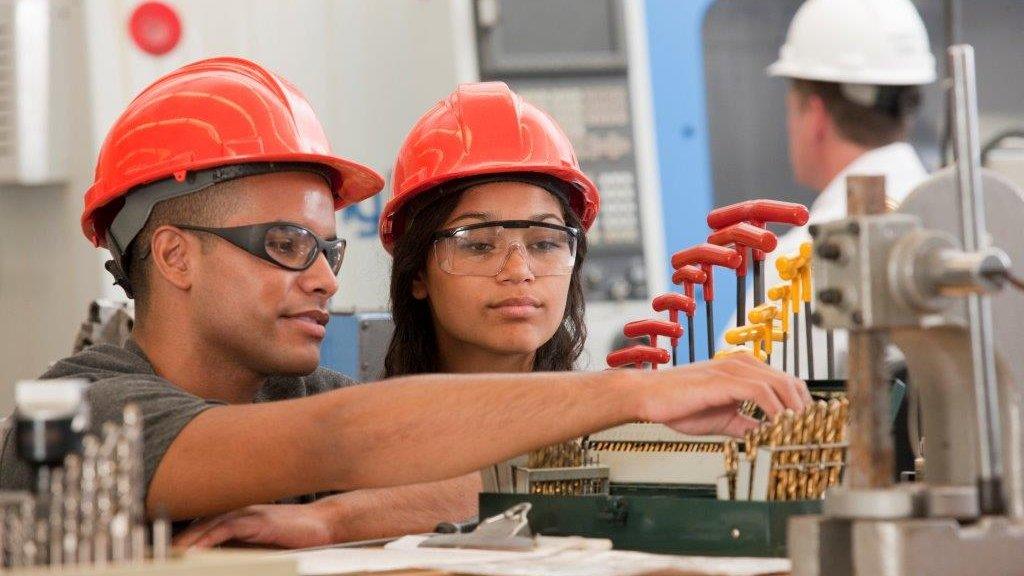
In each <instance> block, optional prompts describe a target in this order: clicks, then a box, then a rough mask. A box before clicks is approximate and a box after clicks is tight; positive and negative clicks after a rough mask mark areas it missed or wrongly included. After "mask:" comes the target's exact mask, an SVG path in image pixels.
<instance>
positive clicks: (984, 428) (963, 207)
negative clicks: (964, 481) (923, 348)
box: [949, 44, 1005, 514]
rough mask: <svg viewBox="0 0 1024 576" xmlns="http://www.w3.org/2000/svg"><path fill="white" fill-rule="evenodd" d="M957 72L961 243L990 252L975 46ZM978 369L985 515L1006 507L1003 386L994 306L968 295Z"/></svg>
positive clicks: (960, 52) (959, 56)
mask: <svg viewBox="0 0 1024 576" xmlns="http://www.w3.org/2000/svg"><path fill="white" fill-rule="evenodd" d="M949 58H950V62H951V64H952V68H953V106H954V110H953V116H954V120H955V126H956V130H955V134H954V137H955V150H956V175H957V181H958V184H959V191H960V222H961V239H962V240H963V244H964V250H965V251H967V252H978V251H981V250H984V249H985V248H987V247H988V246H987V244H988V241H987V238H986V234H987V229H986V227H985V195H984V190H983V189H982V185H981V148H980V145H979V142H978V139H979V138H978V102H977V95H976V93H975V86H976V83H975V72H974V48H972V47H971V46H969V45H966V44H962V45H957V46H951V47H950V48H949ZM967 315H968V322H969V324H970V330H971V357H972V364H973V370H974V398H975V412H976V414H975V415H976V418H977V426H978V444H979V446H978V472H979V477H978V489H979V494H978V496H979V498H980V505H981V512H982V513H983V514H998V513H1001V512H1002V511H1003V510H1004V509H1005V500H1004V498H1003V494H1002V476H1003V461H1002V457H1003V456H1002V455H1003V450H1002V426H1001V422H1000V420H999V416H1000V412H999V389H998V386H999V382H998V380H997V379H996V356H995V346H994V337H993V334H992V302H991V299H990V298H989V297H988V296H987V295H979V294H971V295H969V296H968V297H967Z"/></svg>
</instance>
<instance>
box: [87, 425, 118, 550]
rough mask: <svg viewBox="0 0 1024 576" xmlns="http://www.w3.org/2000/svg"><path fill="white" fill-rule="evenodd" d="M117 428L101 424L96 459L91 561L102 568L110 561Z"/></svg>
mask: <svg viewBox="0 0 1024 576" xmlns="http://www.w3.org/2000/svg"><path fill="white" fill-rule="evenodd" d="M119 434H120V429H119V428H118V426H117V425H116V424H114V423H112V422H106V423H104V424H103V441H102V442H101V443H100V449H99V454H98V455H97V458H96V479H97V483H98V489H97V492H96V511H97V517H98V520H97V523H96V532H95V534H94V536H93V561H94V562H95V563H96V564H97V565H98V566H104V565H106V564H107V562H108V561H109V560H110V548H111V542H110V541H111V533H110V523H111V521H112V520H113V517H114V489H115V483H116V470H115V462H114V450H115V448H116V447H117V437H118V436H119Z"/></svg>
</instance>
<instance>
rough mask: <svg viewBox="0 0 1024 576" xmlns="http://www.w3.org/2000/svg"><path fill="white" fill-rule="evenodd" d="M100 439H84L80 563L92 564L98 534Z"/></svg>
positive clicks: (80, 504)
mask: <svg viewBox="0 0 1024 576" xmlns="http://www.w3.org/2000/svg"><path fill="white" fill-rule="evenodd" d="M99 450H100V443H99V440H98V439H97V438H96V437H95V436H93V435H91V434H89V435H87V436H86V437H85V438H83V439H82V491H81V494H82V499H81V502H80V503H79V506H80V508H81V511H82V524H81V528H80V530H79V531H78V535H79V540H78V563H79V564H92V559H93V538H94V537H95V535H96V488H97V482H96V457H97V455H98V454H99Z"/></svg>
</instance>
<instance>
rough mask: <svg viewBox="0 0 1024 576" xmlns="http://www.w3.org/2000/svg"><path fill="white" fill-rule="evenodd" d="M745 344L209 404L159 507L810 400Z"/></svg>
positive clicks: (237, 499)
mask: <svg viewBox="0 0 1024 576" xmlns="http://www.w3.org/2000/svg"><path fill="white" fill-rule="evenodd" d="M745 356H746V355H736V356H734V357H730V358H727V359H723V360H718V361H715V362H705V363H699V364H692V365H689V366H685V367H681V368H675V369H671V370H659V371H652V372H639V371H633V370H617V371H606V372H579V373H568V374H567V373H540V374H523V375H518V374H517V375H505V374H491V375H421V376H413V377H407V378H398V379H394V380H389V381H387V382H379V383H375V384H368V385H364V386H353V387H350V388H345V389H342V390H336V391H333V392H329V393H325V394H319V395H316V396H311V397H308V398H302V399H297V400H288V401H282V402H269V403H262V404H252V405H245V406H221V407H216V408H211V409H209V410H207V411H205V412H203V413H202V414H200V415H199V416H197V417H196V418H195V419H194V420H192V421H191V422H190V423H189V424H188V425H187V426H186V427H185V428H184V429H183V430H182V432H181V433H180V434H179V435H178V437H177V438H176V439H175V440H174V442H173V443H172V444H171V446H170V448H169V449H168V451H167V453H166V454H165V455H164V457H163V459H162V460H161V462H160V464H159V466H158V467H157V470H156V474H155V476H154V478H153V481H152V482H151V483H150V486H149V492H148V495H147V507H148V509H149V510H151V511H154V510H156V509H158V508H159V507H163V508H164V509H166V510H167V511H168V513H169V514H170V515H171V517H172V518H175V519H181V518H197V517H206V516H212V515H215V514H220V513H224V512H227V511H230V510H236V509H240V508H244V507H246V506H249V505H252V504H261V503H269V502H274V501H276V500H279V499H281V498H286V497H290V496H296V495H300V494H309V493H312V492H324V491H338V490H353V489H358V488H372V487H386V486H395V485H404V484H416V483H421V482H430V481H436V480H442V479H446V478H454V477H457V476H461V475H464V474H467V473H470V472H472V471H475V470H479V469H481V468H483V467H484V466H486V465H489V464H492V463H494V462H498V461H501V460H505V459H508V458H512V457H514V456H516V455H518V454H523V453H526V452H529V451H530V450H533V449H536V448H539V447H541V446H546V445H550V444H554V443H556V442H560V441H563V440H566V439H569V438H575V437H578V436H582V435H584V434H589V433H591V432H595V431H597V430H602V429H605V428H609V427H611V426H615V425H618V424H622V423H625V422H631V421H636V420H647V421H654V422H664V423H666V424H668V425H670V426H673V427H674V428H676V429H678V430H680V431H683V432H686V433H691V434H711V433H718V434H722V433H725V434H737V435H738V434H742V433H743V432H744V431H745V430H746V429H748V428H750V427H752V426H753V425H754V422H753V421H752V420H750V419H749V418H745V417H743V416H741V415H739V414H738V413H737V408H738V406H739V404H740V403H741V402H743V401H744V400H748V399H750V400H754V401H755V402H756V403H757V404H758V405H759V406H761V407H762V408H763V409H764V410H765V411H766V412H767V413H768V414H769V415H773V414H775V413H777V412H779V411H781V410H783V409H785V408H793V409H800V408H802V407H803V406H804V405H805V404H806V403H807V402H808V401H809V399H810V396H809V395H808V393H807V390H806V387H805V386H804V385H803V383H801V382H800V381H799V380H796V379H794V378H793V377H792V376H789V375H787V374H783V373H782V372H779V371H777V370H773V369H772V368H770V367H768V366H766V365H764V364H763V363H761V362H758V361H757V360H755V359H753V358H748V357H745Z"/></svg>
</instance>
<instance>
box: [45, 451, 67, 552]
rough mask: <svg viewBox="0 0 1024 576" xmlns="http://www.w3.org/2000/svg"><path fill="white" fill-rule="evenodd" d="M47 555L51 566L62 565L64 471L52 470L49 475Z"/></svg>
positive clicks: (59, 469) (60, 469)
mask: <svg viewBox="0 0 1024 576" xmlns="http://www.w3.org/2000/svg"><path fill="white" fill-rule="evenodd" d="M48 531H49V535H48V539H49V554H48V558H47V560H48V561H49V563H50V565H51V566H56V565H58V564H63V563H64V555H63V551H64V549H63V546H64V470H63V469H62V468H54V469H53V472H52V473H51V475H50V510H49V518H48Z"/></svg>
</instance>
